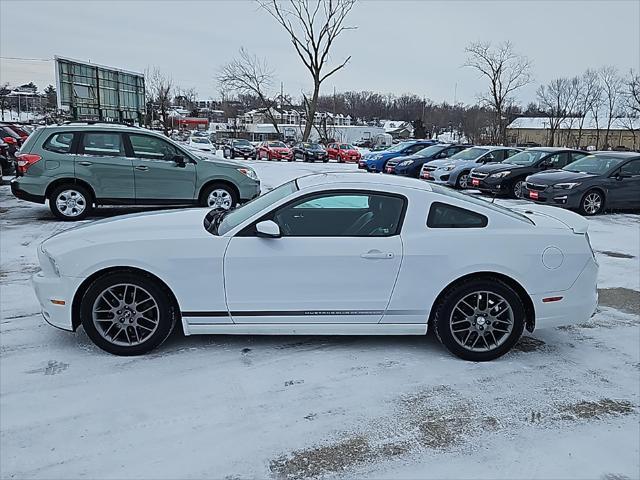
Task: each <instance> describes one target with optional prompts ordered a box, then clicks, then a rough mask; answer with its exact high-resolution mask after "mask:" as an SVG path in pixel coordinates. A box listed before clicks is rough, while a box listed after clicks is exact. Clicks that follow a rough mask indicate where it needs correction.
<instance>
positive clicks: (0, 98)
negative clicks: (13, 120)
mask: <svg viewBox="0 0 640 480" xmlns="http://www.w3.org/2000/svg"><path fill="white" fill-rule="evenodd" d="M9 93H11V89H10V88H9V83H8V82H5V83H4V84H3V85H2V86H0V109H1V110H2V121H3V122H4V110H5V108H6V107H7V106H8V105H9V104H8V103H7V95H9ZM9 113H11V112H9Z"/></svg>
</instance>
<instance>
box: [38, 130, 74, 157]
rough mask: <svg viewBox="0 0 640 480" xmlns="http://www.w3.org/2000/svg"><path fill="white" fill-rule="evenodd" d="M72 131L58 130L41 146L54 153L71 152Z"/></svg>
mask: <svg viewBox="0 0 640 480" xmlns="http://www.w3.org/2000/svg"><path fill="white" fill-rule="evenodd" d="M73 135H74V134H73V133H72V132H60V133H54V134H53V135H51V136H50V137H49V138H47V141H46V142H44V145H42V148H44V149H45V150H49V151H50V152H55V153H69V152H71V144H72V143H73Z"/></svg>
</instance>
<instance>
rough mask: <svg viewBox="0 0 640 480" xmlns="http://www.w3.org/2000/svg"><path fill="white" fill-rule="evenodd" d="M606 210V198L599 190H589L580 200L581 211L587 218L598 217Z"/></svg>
mask: <svg viewBox="0 0 640 480" xmlns="http://www.w3.org/2000/svg"><path fill="white" fill-rule="evenodd" d="M603 210H604V196H603V195H602V193H600V192H599V191H598V190H589V191H588V192H587V193H585V194H584V197H582V200H580V207H579V211H580V213H581V214H582V215H585V216H587V217H590V216H593V215H598V214H599V213H602V211H603Z"/></svg>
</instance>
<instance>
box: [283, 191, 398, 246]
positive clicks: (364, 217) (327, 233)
mask: <svg viewBox="0 0 640 480" xmlns="http://www.w3.org/2000/svg"><path fill="white" fill-rule="evenodd" d="M405 201H406V200H405V199H404V198H402V197H399V196H395V195H385V194H378V193H369V192H361V193H348V192H332V193H323V194H319V195H314V196H313V197H312V198H309V197H305V198H303V199H301V200H299V201H296V202H294V203H292V204H289V205H286V206H284V207H282V208H280V209H278V210H277V211H276V212H275V214H274V215H273V220H274V221H275V222H276V223H277V224H278V225H280V228H281V230H282V235H283V236H286V237H389V236H392V235H397V234H398V233H399V232H400V227H401V222H402V216H403V212H404V205H405Z"/></svg>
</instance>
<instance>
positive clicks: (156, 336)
mask: <svg viewBox="0 0 640 480" xmlns="http://www.w3.org/2000/svg"><path fill="white" fill-rule="evenodd" d="M80 320H81V322H82V326H83V328H84V330H85V332H86V333H87V335H88V336H89V338H90V339H91V340H92V341H93V343H95V344H96V345H97V346H98V347H100V348H101V349H102V350H105V351H107V352H109V353H112V354H114V355H127V356H128V355H141V354H143V353H147V352H149V351H150V350H153V349H154V348H156V347H158V346H159V345H160V344H161V343H162V342H164V341H165V340H166V339H167V337H168V336H169V334H170V333H171V331H172V330H173V327H174V324H175V316H174V312H173V308H172V305H171V303H170V301H169V296H168V295H167V292H166V291H165V290H164V289H163V288H162V286H161V285H159V284H158V283H157V282H156V281H154V280H152V279H151V278H148V277H146V276H143V275H138V274H134V273H130V272H114V273H109V274H107V275H104V276H102V277H100V278H98V279H97V280H96V281H94V282H93V283H92V284H91V286H90V287H89V288H88V289H87V291H86V292H85V294H84V296H83V297H82V301H81V304H80Z"/></svg>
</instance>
